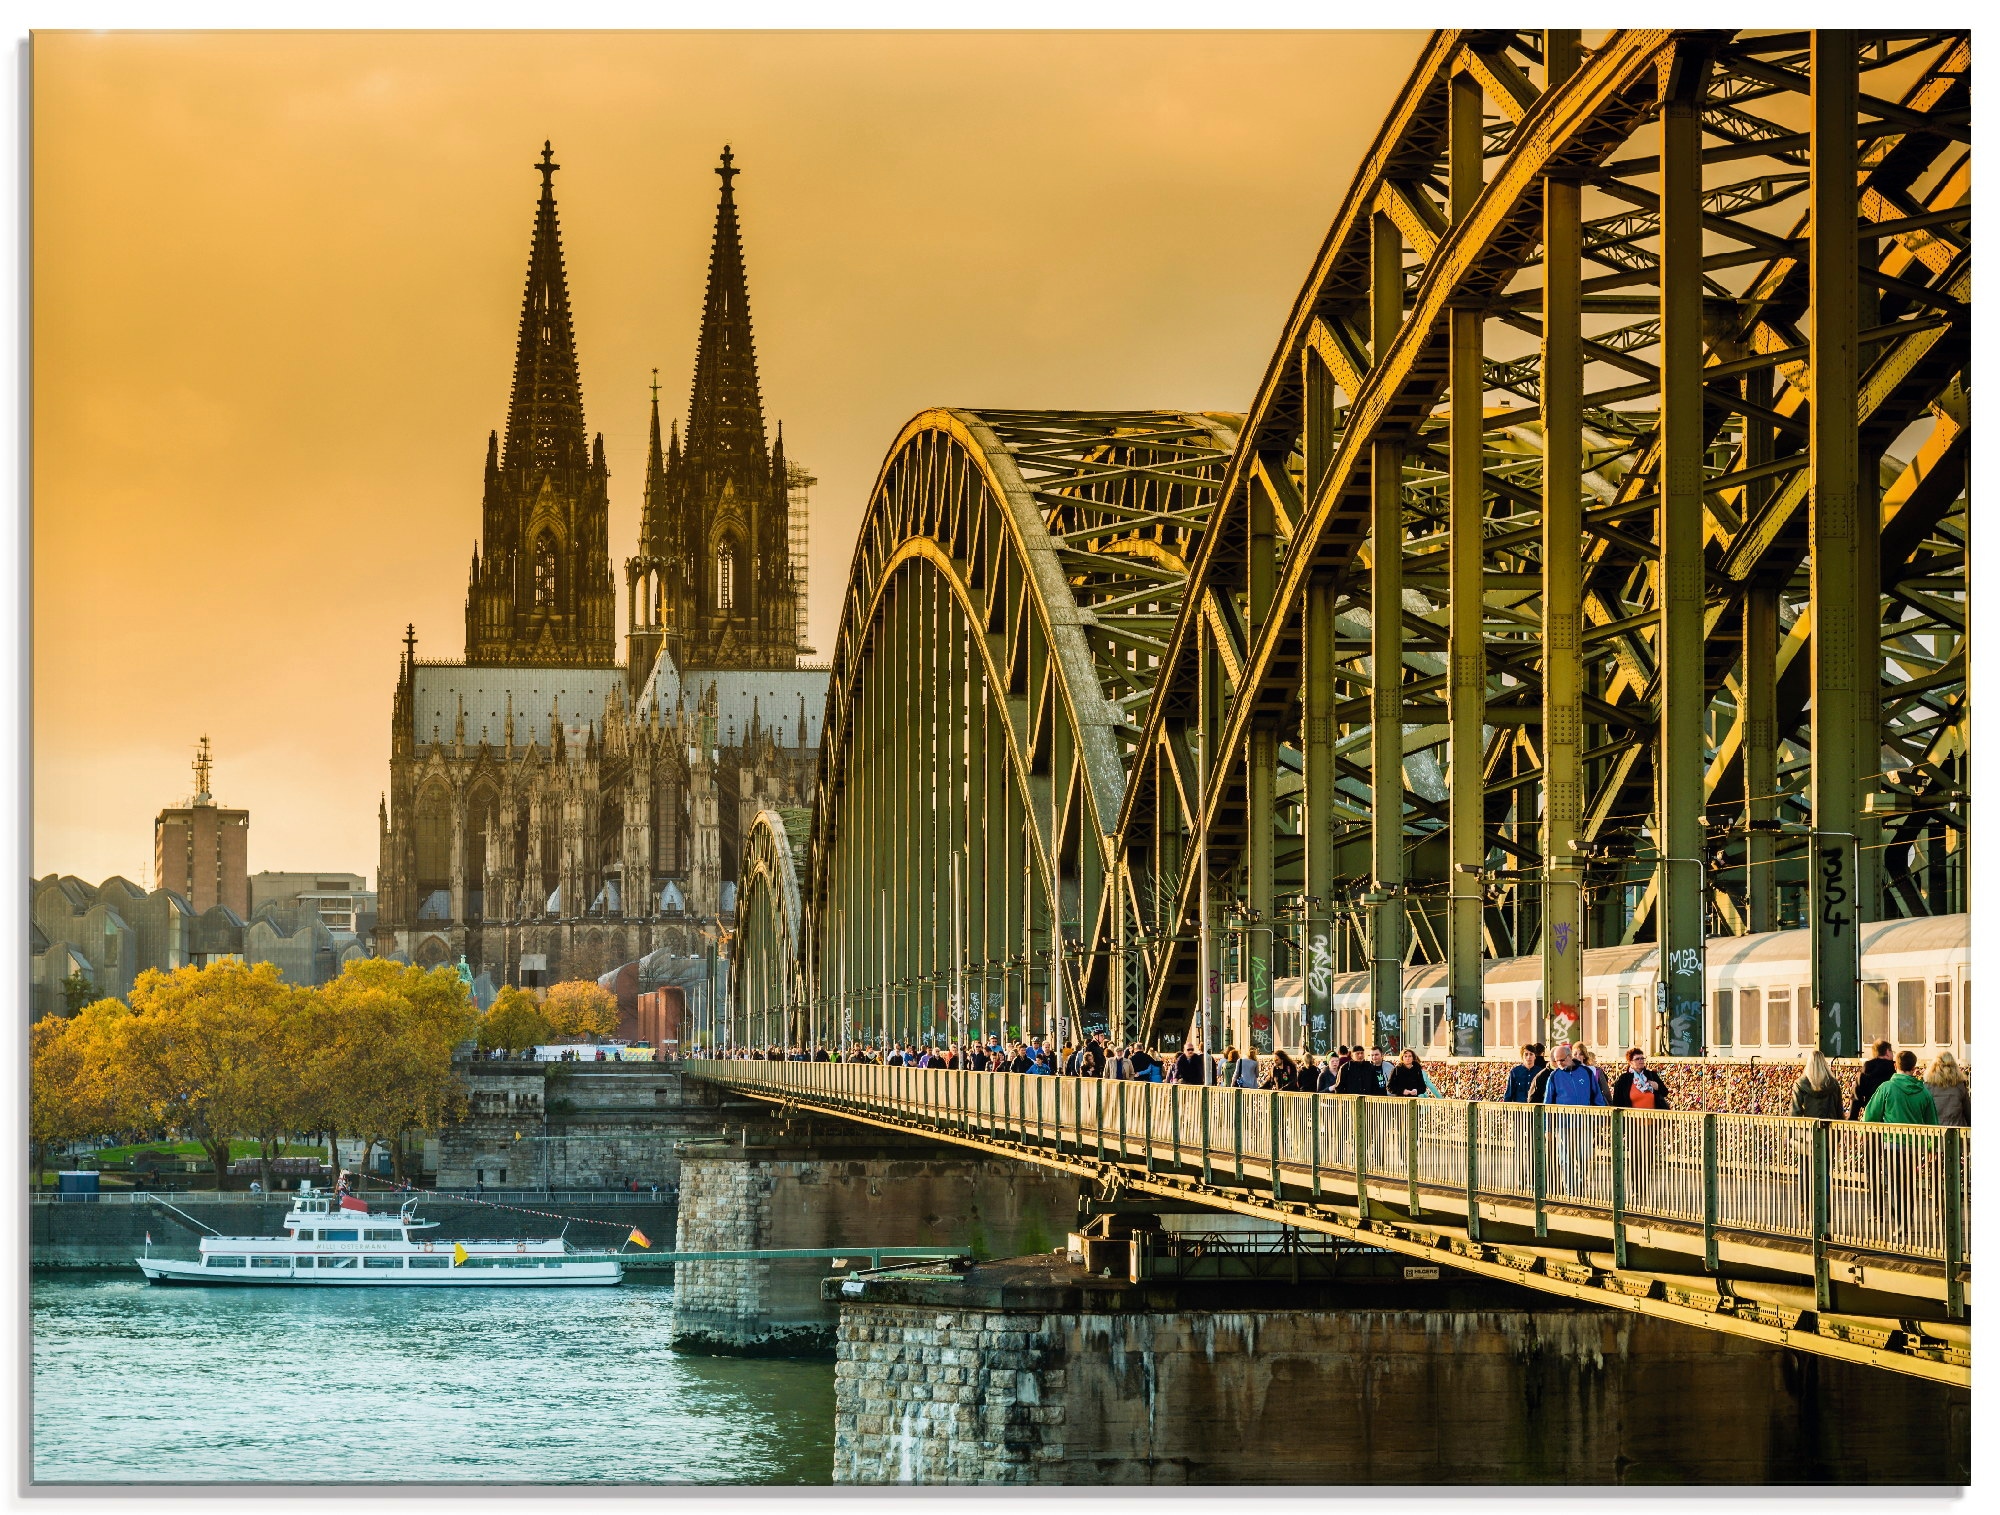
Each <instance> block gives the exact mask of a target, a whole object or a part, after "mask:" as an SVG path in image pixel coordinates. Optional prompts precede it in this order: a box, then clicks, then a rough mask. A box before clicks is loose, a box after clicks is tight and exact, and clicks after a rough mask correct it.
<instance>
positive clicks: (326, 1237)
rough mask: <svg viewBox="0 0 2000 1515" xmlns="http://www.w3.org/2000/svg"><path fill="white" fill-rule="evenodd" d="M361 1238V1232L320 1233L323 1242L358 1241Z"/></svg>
mask: <svg viewBox="0 0 2000 1515" xmlns="http://www.w3.org/2000/svg"><path fill="white" fill-rule="evenodd" d="M360 1237H361V1233H360V1232H359V1231H322V1232H320V1233H319V1239H320V1240H321V1241H358V1240H359V1239H360Z"/></svg>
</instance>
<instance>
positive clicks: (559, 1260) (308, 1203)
mask: <svg viewBox="0 0 2000 1515" xmlns="http://www.w3.org/2000/svg"><path fill="white" fill-rule="evenodd" d="M416 1208H417V1200H416V1199H415V1198H411V1199H408V1200H405V1201H404V1202H403V1205H402V1207H401V1209H399V1210H398V1211H397V1212H396V1213H394V1214H371V1213H369V1210H368V1207H367V1204H366V1203H365V1202H364V1201H362V1200H359V1199H354V1198H336V1197H335V1196H333V1195H330V1194H325V1193H319V1192H315V1191H314V1189H313V1187H312V1185H311V1184H309V1183H301V1184H300V1185H299V1192H298V1197H297V1199H296V1200H294V1201H293V1204H292V1208H291V1210H290V1212H289V1213H288V1214H287V1215H286V1216H285V1230H284V1234H283V1235H282V1236H204V1237H203V1238H202V1239H201V1255H200V1257H199V1258H197V1259H196V1260H194V1261H192V1262H189V1261H186V1260H177V1259H171V1258H164V1257H152V1256H146V1257H141V1258H139V1259H138V1263H139V1270H140V1272H142V1273H144V1274H145V1275H146V1277H147V1279H148V1280H149V1281H151V1282H153V1283H156V1284H244V1285H265V1286H269V1285H274V1284H291V1285H306V1286H308V1287H313V1288H339V1289H353V1288H379V1287H383V1286H400V1287H405V1288H408V1287H417V1288H426V1289H438V1288H448V1289H449V1288H458V1289H462V1288H485V1289H492V1288H513V1289H519V1288H548V1287H551V1286H554V1287H564V1288H589V1287H604V1286H607V1285H610V1284H615V1283H619V1282H621V1281H622V1280H623V1278H624V1276H625V1265H624V1264H623V1263H622V1262H620V1261H619V1260H618V1258H617V1257H616V1256H615V1255H613V1254H611V1253H607V1252H580V1251H578V1250H577V1249H576V1248H574V1247H572V1246H570V1245H569V1243H568V1242H567V1241H565V1240H564V1239H563V1238H561V1237H550V1238H544V1239H540V1240H532V1241H528V1240H524V1241H435V1240H425V1239H423V1238H422V1237H420V1236H418V1235H417V1233H418V1232H420V1231H430V1230H434V1229H436V1226H437V1222H435V1221H425V1220H418V1219H417V1218H416Z"/></svg>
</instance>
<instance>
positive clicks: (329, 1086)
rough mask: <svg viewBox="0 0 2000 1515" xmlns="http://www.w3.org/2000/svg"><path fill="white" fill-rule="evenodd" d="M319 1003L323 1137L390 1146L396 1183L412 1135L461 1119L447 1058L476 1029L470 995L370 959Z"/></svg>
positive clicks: (453, 981)
mask: <svg viewBox="0 0 2000 1515" xmlns="http://www.w3.org/2000/svg"><path fill="white" fill-rule="evenodd" d="M315 998H316V999H317V1001H318V1005H317V1006H316V1008H315V1011H314V1013H313V1014H312V1016H311V1023H312V1026H313V1028H314V1032H315V1034H316V1035H317V1036H318V1037H319V1038H321V1039H322V1043H323V1045H322V1046H321V1048H320V1049H319V1053H318V1055H317V1056H316V1057H315V1059H314V1072H313V1077H312V1080H311V1084H312V1088H313V1090H314V1097H315V1100H316V1101H317V1102H318V1107H319V1108H320V1109H321V1110H323V1111H324V1113H325V1116H326V1118H327V1119H326V1126H325V1129H327V1130H328V1131H330V1132H332V1131H340V1130H346V1131H352V1132H353V1133H354V1134H355V1135H356V1136H359V1137H361V1138H363V1139H364V1141H365V1142H367V1143H369V1144H372V1143H374V1142H378V1141H380V1142H384V1143H386V1144H387V1145H388V1147H389V1151H390V1153H391V1160H392V1162H393V1163H394V1165H395V1174H396V1177H397V1179H398V1180H400V1179H401V1178H402V1176H403V1144H404V1141H405V1140H406V1138H407V1137H408V1136H409V1135H410V1133H412V1132H415V1131H435V1130H436V1129H438V1128H439V1127H440V1126H442V1125H444V1124H445V1123H446V1122H448V1121H450V1120H453V1119H455V1118H457V1117H458V1116H459V1115H460V1114H462V1113H463V1112H464V1109H465V1089H464V1085H463V1082H462V1081H461V1080H460V1079H459V1077H458V1076H457V1074H456V1073H455V1072H454V1071H453V1069H452V1064H451V1056H452V1051H453V1049H454V1048H455V1047H457V1046H458V1044H459V1043H461V1042H463V1041H467V1040H469V1039H471V1038H472V1036H473V1035H474V1034H475V1032H476V1030H477V1028H478V1011H477V1009H476V1008H475V1007H474V1005H473V1002H472V993H471V991H470V989H468V988H467V987H466V985H465V982H464V981H463V980H462V979H460V978H459V976H458V974H457V972H456V971H455V970H454V969H451V968H434V969H432V970H430V971H429V972H425V971H424V970H423V969H422V968H416V967H411V966H408V965H405V964H402V963H394V962H390V961H388V960H387V959H385V958H370V959H367V960H365V961H362V962H354V963H349V964H348V965H347V967H346V969H345V970H344V971H343V972H342V973H341V975H340V977H339V978H337V979H335V980H334V981H333V982H332V983H330V984H326V985H324V986H322V987H321V988H320V989H319V990H318V991H317V993H316V995H315ZM336 1150H337V1149H336Z"/></svg>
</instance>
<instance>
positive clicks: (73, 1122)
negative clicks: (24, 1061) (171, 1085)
mask: <svg viewBox="0 0 2000 1515" xmlns="http://www.w3.org/2000/svg"><path fill="white" fill-rule="evenodd" d="M130 1014H131V1012H130V1011H129V1010H127V1009H126V1008H125V1006H124V1005H122V1004H121V1003H119V1002H118V1001H117V1000H115V999H105V1000H99V1001H97V1002H96V1003H95V1004H91V1005H86V1006H83V1007H82V1008H81V1009H79V1010H78V1011H77V1012H76V1014H75V1015H73V1016H70V1017H67V1018H65V1017H63V1016H58V1015H45V1016H43V1017H42V1018H41V1019H40V1020H38V1021H36V1022H35V1023H34V1025H33V1026H31V1027H29V1028H28V1160H29V1163H30V1165H31V1167H30V1170H31V1171H32V1172H33V1173H34V1174H35V1176H36V1179H37V1181H39V1180H40V1177H41V1172H42V1160H43V1155H44V1154H45V1153H46V1152H47V1151H48V1149H49V1148H50V1147H52V1146H56V1145H59V1144H60V1143H63V1142H72V1141H81V1140H83V1139H84V1138H85V1137H91V1136H101V1135H104V1134H106V1133H108V1132H110V1131H112V1130H114V1129H116V1128H118V1127H119V1126H121V1125H122V1124H123V1123H124V1121H123V1115H124V1111H123V1110H122V1109H121V1108H120V1102H119V1097H118V1095H119V1091H118V1090H117V1088H116V1087H115V1085H114V1083H113V1081H112V1079H111V1077H110V1072H111V1068H112V1066H113V1064H112V1059H111V1056H110V1047H111V1044H112V1043H113V1042H114V1041H115V1039H116V1037H117V1035H118V1031H119V1025H118V1023H119V1022H120V1021H122V1020H123V1019H125V1018H127V1017H129V1016H130Z"/></svg>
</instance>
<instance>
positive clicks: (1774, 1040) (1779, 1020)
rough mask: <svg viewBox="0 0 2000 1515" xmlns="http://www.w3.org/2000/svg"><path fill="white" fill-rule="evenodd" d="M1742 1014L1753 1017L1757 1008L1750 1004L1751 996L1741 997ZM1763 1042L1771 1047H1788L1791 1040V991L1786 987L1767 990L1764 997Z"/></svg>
mask: <svg viewBox="0 0 2000 1515" xmlns="http://www.w3.org/2000/svg"><path fill="white" fill-rule="evenodd" d="M1743 999H1744V1005H1743V1013H1744V1014H1745V1015H1755V1014H1756V1013H1757V1007H1756V1006H1755V1005H1754V1004H1752V1003H1750V1000H1751V996H1750V995H1748V994H1746V995H1744V996H1743ZM1764 1040H1765V1042H1766V1043H1768V1044H1769V1045H1771V1046H1773V1047H1784V1046H1788V1045H1790V1043H1791V1040H1792V991H1791V987H1790V986H1789V985H1787V986H1786V987H1785V988H1783V989H1771V990H1767V991H1766V992H1765V995H1764Z"/></svg>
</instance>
